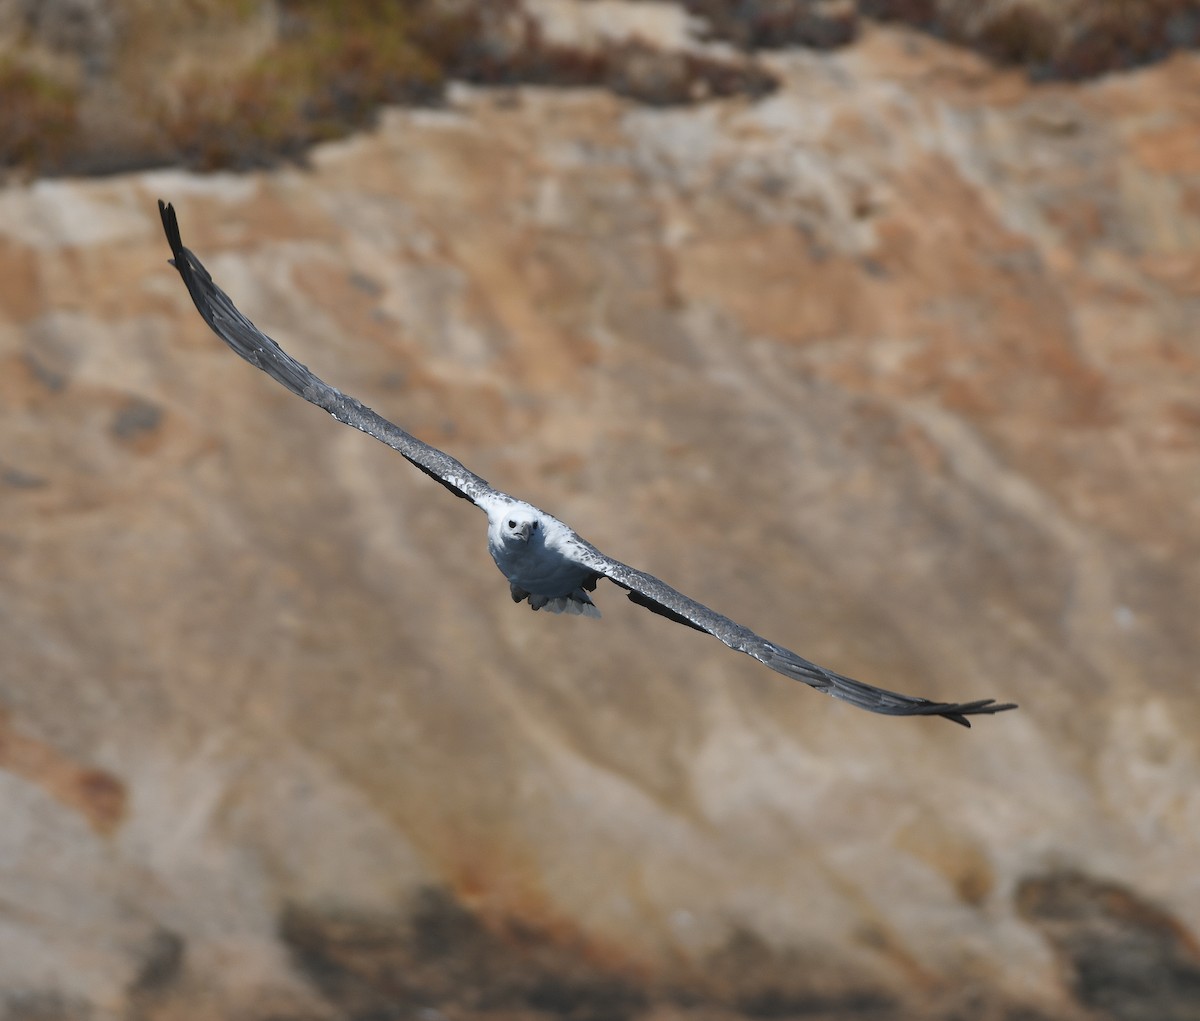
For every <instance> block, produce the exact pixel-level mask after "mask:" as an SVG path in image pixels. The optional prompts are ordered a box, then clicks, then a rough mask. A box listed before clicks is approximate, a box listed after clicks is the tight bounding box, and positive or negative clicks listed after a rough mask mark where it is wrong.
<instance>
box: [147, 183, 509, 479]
mask: <svg viewBox="0 0 1200 1021" xmlns="http://www.w3.org/2000/svg"><path fill="white" fill-rule="evenodd" d="M158 211H159V215H160V216H161V217H162V223H163V229H164V230H165V231H166V233H167V241H168V242H169V243H170V245H171V254H172V255H173V256H174V258H172V259H171V265H172V266H174V267H175V268H176V269H177V270H178V271H179V275H180V276H181V277H182V278H183V282H184V283H185V284H186V285H187V289H188V293H189V294H191V296H192V301H193V302H195V304H196V308H197V310H198V311H199V312H200V315H201V316H203V317H204V321H205V322H206V323H208V325H209V326H210V327H212V330H213V332H214V333H215V334H216V335H217V336H218V337H220V338H221V339H222V340H223V341H225V343H226V344H228V345H229V346H230V347H231V348H233V350H234V352H235V353H236V354H238V355H240V356H241V357H242V358H244V359H246V361H248V362H249V363H250V364H251V365H254V366H257V367H258V368H260V369H262V370H263V372H265V373H266V374H267V375H268V376H270V377H271V378H272V379H274V380H276V381H278V382H280V383H282V384H283V385H284V386H286V387H287V388H288V389H289V390H291V392H292V393H294V394H297V395H298V396H300V397H303V398H304V399H305V400H306V401H308V402H309V403H310V404H315V405H316V406H317V407H318V408H323V409H324V410H325V411H328V412H329V414H331V415H332V416H333V417H334V418H336V419H337V420H338V421H339V422H342V423H344V424H345V425H350V426H353V427H354V428H355V429H358V430H360V431H362V432H365V433H366V434H367V435H368V436H374V437H375V439H377V440H379V441H380V442H382V443H386V444H387V445H388V446H389V447H391V448H392V449H393V450H395V451H397V452H398V453H400V454H402V455H404V457H406V458H408V460H409V461H411V462H412V463H413V464H414V465H416V466H417V467H418V468H420V469H421V471H423V472H424V473H425V474H426V475H428V476H429V477H430V478H432V479H434V480H435V481H436V482H439V483H441V484H442V485H443V486H445V487H446V488H447V489H448V490H450V492H452V493H453V494H454V495H455V496H460V497H462V498H463V499H464V500H470V501H472V502H478V499H479V497H481V496H486V495H489V494H491V493H493V492H495V490H493V489H492V487H491V486H489V485H488V484H487V482H486V481H484V480H483V479H481V478H480V477H479V476H478V475H476V474H475V473H474V472H472V471H468V470H467V469H466V468H465V467H463V465H462V464H460V463H459V462H458V461H456V460H455V459H454V458H453V457H451V456H450V455H449V454H445V453H443V452H442V451H440V450H438V449H437V447H431V446H430V445H429V444H428V443H423V442H422V441H421V440H419V439H417V438H416V437H415V436H412V435H410V434H409V433H406V432H405V431H404V430H403V429H401V428H400V427H399V426H398V425H395V424H394V423H392V422H389V421H388V420H387V419H386V418H384V417H383V416H382V415H379V414H377V413H376V412H374V411H372V410H371V409H370V408H368V407H367V406H366V405H365V404H362V403H361V402H360V401H356V400H355V399H354V398H353V397H348V396H347V395H346V394H344V393H342V392H341V391H340V390H337V389H335V388H334V387H332V386H330V385H329V384H328V383H326V382H324V381H323V380H321V379H318V378H317V377H316V376H315V375H313V373H312V372H310V371H309V369H308V368H307V367H306V366H304V365H301V364H300V362H298V361H296V359H295V358H293V357H292V356H291V355H289V354H288V353H287V352H286V351H284V350H283V348H281V347H280V346H279V345H278V344H276V343H275V341H273V340H272V339H271V338H270V337H268V336H267V335H266V334H265V333H263V332H262V330H260V329H259V328H258V327H257V326H255V325H254V324H253V323H252V322H251V321H250V320H249V319H247V318H246V317H245V316H244V315H242V313H241V312H240V311H238V309H237V306H236V305H234V303H233V301H232V300H231V299H230V297H229V295H227V294H226V293H225V292H224V291H223V290H221V288H219V287H218V286H217V285H216V284H215V283H214V282H213V278H212V277H211V276H210V275H209V273H208V270H206V269H205V268H204V265H203V263H201V262H200V260H199V259H197V258H196V256H195V255H193V254H192V252H190V251H189V250H188V249H186V248H184V247H183V241H182V240H181V239H180V236H179V223H178V221H177V219H176V217H175V208H174V206H171V205H169V204H167V203H164V202H163V201H161V200H159V203H158Z"/></svg>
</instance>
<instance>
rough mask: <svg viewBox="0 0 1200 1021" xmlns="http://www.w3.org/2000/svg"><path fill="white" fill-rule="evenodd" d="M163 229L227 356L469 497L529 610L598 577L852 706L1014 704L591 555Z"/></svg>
mask: <svg viewBox="0 0 1200 1021" xmlns="http://www.w3.org/2000/svg"><path fill="white" fill-rule="evenodd" d="M158 210H159V214H160V215H161V216H162V223H163V229H164V230H165V231H166V234H167V241H168V242H169V243H170V245H171V253H172V256H173V258H172V259H171V260H170V263H171V265H172V266H174V267H175V268H176V269H177V270H178V271H179V275H180V276H181V277H182V278H183V282H184V284H185V285H187V289H188V292H189V293H190V294H191V296H192V301H194V302H195V304H196V308H197V309H198V310H199V312H200V315H201V316H202V317H203V318H204V320H205V322H207V323H208V325H209V326H210V327H212V329H213V332H214V333H216V335H217V336H218V337H220V338H221V339H222V340H223V341H225V343H226V344H228V345H229V346H230V347H231V348H232V349H233V350H234V352H235V353H236V354H238V355H240V356H241V357H242V358H244V359H245V360H246V361H248V362H249V363H250V364H251V365H255V366H257V367H258V368H260V369H262V370H263V372H265V373H266V374H267V375H268V376H270V377H271V378H272V379H274V380H276V381H277V382H279V383H282V384H283V385H284V386H285V387H287V388H288V389H289V390H290V391H291V392H292V393H294V394H296V395H297V396H299V397H303V398H304V399H305V400H306V401H308V402H309V403H311V404H315V405H316V406H317V407H318V408H323V409H324V410H325V411H327V412H329V414H330V415H332V416H333V417H334V418H335V419H337V421H339V422H341V423H343V424H344V425H349V426H353V427H354V428H355V429H359V430H361V431H362V432H364V433H366V434H367V435H368V436H374V437H375V439H377V440H379V441H380V442H382V443H386V444H387V445H388V446H389V447H391V448H392V449H393V450H395V451H396V452H397V453H399V454H401V455H402V456H403V457H405V458H406V459H407V460H409V461H410V462H411V463H412V464H414V465H416V467H418V468H419V469H420V470H421V471H423V472H424V473H425V474H426V475H428V476H429V477H430V478H432V479H433V480H434V481H435V482H437V483H439V484H440V485H442V486H443V487H445V488H446V489H448V490H449V491H450V492H451V493H453V494H454V495H455V496H458V497H461V498H462V499H464V500H469V501H471V503H473V504H474V505H475V506H476V507H478V508H479V509H480V510H482V511H483V512H484V513H485V514H486V515H487V519H488V551H489V552H490V553H491V555H492V559H494V560H495V561H496V566H497V567H499V568H500V570H501V572H502V573H503V574H504V576H505V577H506V578H507V579H508V584H509V591H510V592H511V594H512V598H513V600H514V601H515V602H518V603H519V602H522V601H527V602H528V603H529V605H530V606H531V607H532V608H533V609H534V610H543V609H544V610H549V611H551V612H552V613H570V614H581V615H583V616H587V617H598V616H600V611H599V610H598V609H597V608H596V605H595V603H594V602H593V601H592V595H591V594H592V592H594V591H595V589H596V583H597V582H598V581H599V580H600V579H601V578H607V579H608V580H609V581H611V582H613V583H615V584H616V585H618V586H620V587H621V588H623V589H624V590H625V592H626V594H627V596H628V597H629V599H631V600H632V601H633V602H635V603H637V604H638V605H639V606H644V607H646V609H648V610H651V611H653V612H654V613H657V614H660V615H661V616H663V617H666V618H667V619H669V620H673V621H675V622H677V623H679V624H685V625H687V626H688V627H690V628H695V629H696V630H697V631H703V632H704V633H706V634H710V635H712V636H713V637H714V638H717V639H718V640H720V641H721V642H724V643H725V645H727V646H729V648H731V649H733V650H735V651H737V652H743V653H745V654H746V655H747V656H752V657H753V658H754V659H756V660H758V661H759V662H760V663H764V664H765V665H766V666H769V667H770V668H771V669H772V670H775V671H777V672H778V673H781V674H783V675H784V676H785V677H790V678H792V679H793V680H797V681H802V682H803V683H805V684H808V685H810V686H812V687H814V688H816V689H817V690H818V691H823V692H825V693H826V694H827V695H832V696H833V697H834V698H838V699H841V700H842V701H844V702H849V703H850V704H851V705H855V706H858V707H859V708H860V709H867V710H870V711H871V712H875V713H883V714H885V715H888V716H944V717H945V718H946V719H948V720H953V721H954V722H955V723H960V724H962V725H963V726H964V727H969V726H970V725H971V724H970V721H969V720H968V719H967V717H968V716H976V715H983V714H991V713H999V712H1003V711H1004V710H1006V709H1015V708H1016V706H1015V705H1013V704H1011V703H997V702H996V700H995V699H991V698H987V699H980V700H978V701H975V702H934V701H931V700H929V699H925V698H917V697H916V696H913V695H902V694H900V693H898V692H895V691H888V690H886V689H884V688H876V687H874V686H873V685H870V684H864V683H863V682H862V681H856V680H853V679H851V678H849V677H843V676H842V675H841V674H837V673H834V672H833V671H832V670H826V669H825V668H824V667H820V666H818V665H817V664H816V663H811V662H809V661H808V660H807V659H804V658H803V657H802V656H798V655H797V654H796V653H794V652H792V651H791V650H790V649H785V648H784V647H783V646H782V645H776V644H775V643H774V642H769V641H767V639H765V638H763V637H761V636H760V635H757V634H755V633H754V632H753V631H751V630H750V629H749V628H747V627H743V626H742V625H741V624H738V623H736V622H734V621H732V620H730V619H729V618H728V617H724V616H722V615H721V614H719V613H717V612H716V611H714V610H710V609H709V608H708V607H707V606H705V605H703V604H702V603H698V602H696V600H694V599H690V598H689V597H688V596H685V595H684V594H683V593H681V592H677V591H676V590H675V589H673V588H671V586H670V585H668V584H666V582H664V581H661V580H660V579H658V578H656V577H654V575H652V574H647V573H645V572H644V571H639V570H636V569H635V568H632V567H629V566H628V565H626V564H623V563H621V562H620V561H619V560H614V559H612V557H609V556H606V555H605V554H603V553H601V552H600V551H599V550H598V549H596V547H595V546H593V545H592V544H591V543H589V542H587V541H585V540H584V539H582V538H581V537H580V536H578V535H577V534H576V533H575V532H574V531H573V530H572V529H571V528H570V527H569V526H568V525H566V524H564V523H563V522H562V521H559V520H558V518H555V517H553V516H552V515H550V514H547V513H546V512H545V511H543V510H540V509H539V508H537V507H534V506H533V505H532V504H529V503H526V502H525V501H524V500H518V499H516V498H515V497H512V496H509V495H508V494H507V493H502V492H500V490H498V489H493V488H492V487H491V486H490V485H488V484H487V482H485V481H484V480H483V479H482V478H480V477H479V476H478V475H476V474H475V473H474V472H472V471H470V470H468V469H467V468H465V467H464V466H463V465H462V464H460V463H459V462H458V461H457V460H455V459H454V458H453V457H451V456H450V455H449V454H446V453H443V452H442V451H440V450H438V449H437V448H436V447H432V446H430V445H429V444H428V443H423V442H422V441H421V440H419V439H417V438H416V437H415V436H412V435H410V434H409V433H407V432H405V431H404V430H403V429H401V428H400V427H399V426H397V425H395V424H393V423H392V422H389V421H388V420H387V419H386V418H384V417H383V416H382V415H379V414H377V413H376V412H374V411H372V410H371V409H370V408H368V407H366V406H365V405H363V404H362V403H361V402H359V401H357V400H355V399H354V398H353V397H350V396H348V395H346V394H344V393H342V392H341V391H339V390H336V389H334V388H333V387H332V386H330V385H329V384H328V383H325V382H324V381H323V380H321V379H318V378H317V377H316V376H315V375H313V373H312V372H310V371H309V370H308V368H307V367H305V366H304V365H301V364H300V363H299V362H298V361H296V359H295V358H293V357H292V356H291V355H289V354H288V353H287V352H286V351H284V350H283V348H281V347H280V346H279V345H278V344H277V343H275V341H273V340H272V339H271V338H270V337H268V336H267V335H266V334H265V333H263V332H262V331H261V330H259V329H258V327H256V326H255V325H254V324H253V323H252V322H251V321H250V320H249V319H247V318H246V317H245V316H244V315H242V313H241V312H239V311H238V309H237V307H236V306H235V305H234V303H233V301H232V300H230V298H229V296H228V295H227V294H226V293H225V292H224V291H223V290H221V288H219V287H218V286H217V285H216V284H215V283H214V282H213V279H212V277H211V276H210V275H209V273H208V271H207V270H206V269H205V268H204V265H203V264H202V263H201V262H200V260H199V259H197V258H196V256H195V255H194V254H193V253H192V252H191V251H189V250H188V249H187V248H184V246H183V241H182V240H181V238H180V235H179V223H178V221H177V219H176V216H175V209H174V207H173V206H171V205H169V204H166V203H164V202H162V201H161V200H160V201H159V203H158Z"/></svg>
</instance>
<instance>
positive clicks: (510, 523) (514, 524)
mask: <svg viewBox="0 0 1200 1021" xmlns="http://www.w3.org/2000/svg"><path fill="white" fill-rule="evenodd" d="M508 527H509V528H516V527H517V523H516V521H514V520H513V519H512V518H509V519H508Z"/></svg>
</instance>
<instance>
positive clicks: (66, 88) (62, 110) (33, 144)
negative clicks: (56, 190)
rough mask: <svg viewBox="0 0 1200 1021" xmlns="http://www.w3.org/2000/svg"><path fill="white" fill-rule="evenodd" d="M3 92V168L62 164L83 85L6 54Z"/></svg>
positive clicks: (1, 68)
mask: <svg viewBox="0 0 1200 1021" xmlns="http://www.w3.org/2000/svg"><path fill="white" fill-rule="evenodd" d="M0 96H3V97H4V98H3V102H0V167H9V168H13V167H15V168H20V169H21V170H23V171H28V172H32V171H40V170H44V169H46V168H49V169H52V170H53V169H58V168H60V167H61V166H62V165H63V162H64V160H65V158H66V155H67V152H68V150H69V149H70V145H71V139H72V138H73V137H74V135H75V131H76V127H77V123H78V105H79V94H78V90H77V89H76V88H74V87H73V86H71V85H69V84H67V83H65V82H64V81H61V80H59V79H57V78H55V77H51V76H50V75H48V74H46V73H44V72H41V71H38V70H36V69H34V68H30V67H26V66H23V65H22V64H21V63H19V62H18V61H17V60H16V59H15V58H12V57H5V58H2V59H0Z"/></svg>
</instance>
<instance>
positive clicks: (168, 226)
mask: <svg viewBox="0 0 1200 1021" xmlns="http://www.w3.org/2000/svg"><path fill="white" fill-rule="evenodd" d="M158 215H159V216H160V217H162V225H163V230H164V231H165V232H166V235H167V244H169V245H170V246H171V254H172V255H174V256H175V257H176V258H178V256H179V254H180V253H181V252H182V251H183V238H182V237H181V236H180V234H179V220H178V218H177V217H176V216H175V207H174V206H173V205H171V203H170V202H164V201H163V200H162V199H159V200H158ZM170 263H171V265H172V266H174V265H175V259H171V260H170Z"/></svg>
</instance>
